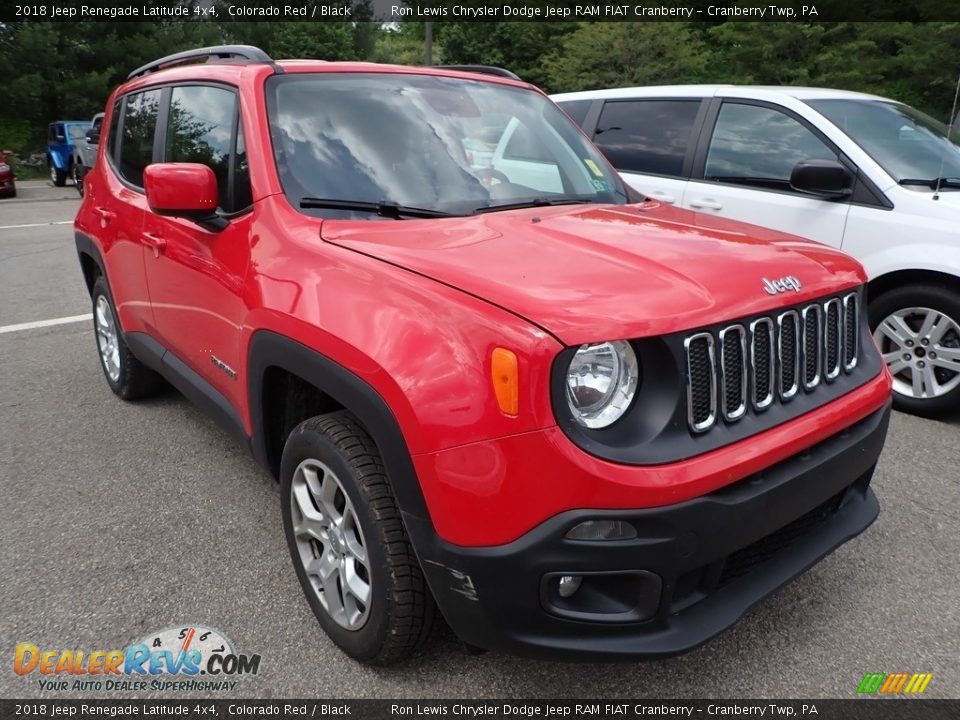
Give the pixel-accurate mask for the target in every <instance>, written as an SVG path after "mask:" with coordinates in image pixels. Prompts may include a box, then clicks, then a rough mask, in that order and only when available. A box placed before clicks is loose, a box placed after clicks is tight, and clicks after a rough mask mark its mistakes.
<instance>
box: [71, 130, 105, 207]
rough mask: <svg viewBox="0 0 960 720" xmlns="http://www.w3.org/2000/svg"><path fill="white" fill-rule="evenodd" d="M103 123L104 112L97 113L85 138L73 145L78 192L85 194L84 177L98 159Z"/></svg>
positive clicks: (73, 173) (73, 162)
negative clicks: (98, 146)
mask: <svg viewBox="0 0 960 720" xmlns="http://www.w3.org/2000/svg"><path fill="white" fill-rule="evenodd" d="M102 124H103V113H102V112H101V113H97V114H96V115H94V116H93V120H91V124H90V127H89V128H88V129H87V131H86V132H85V133H84V136H83V140H81V141H80V142H78V143H76V144H75V145H74V146H73V161H72V163H71V167H72V171H71V174H72V175H73V184H74V186H75V187H76V188H77V192H78V193H80V195H81V197H82V196H83V177H84V175H86V174H87V173H88V172H90V168H92V167H93V164H94V163H95V162H96V160H97V145H98V144H99V143H100V127H101V125H102Z"/></svg>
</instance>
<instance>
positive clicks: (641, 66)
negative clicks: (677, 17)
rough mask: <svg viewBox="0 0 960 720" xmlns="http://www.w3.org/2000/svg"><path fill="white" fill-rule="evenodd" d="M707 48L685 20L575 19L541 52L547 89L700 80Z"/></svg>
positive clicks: (707, 58) (554, 90)
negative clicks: (568, 30) (572, 25)
mask: <svg viewBox="0 0 960 720" xmlns="http://www.w3.org/2000/svg"><path fill="white" fill-rule="evenodd" d="M708 61H709V53H708V52H707V50H706V46H705V44H704V42H703V41H702V40H701V39H700V36H699V35H698V34H697V33H696V32H694V31H693V30H692V29H691V28H690V26H689V25H688V24H686V23H674V22H667V23H653V22H649V23H626V22H619V23H579V24H578V27H577V28H576V29H575V30H574V31H573V32H572V33H569V34H567V35H565V36H564V37H563V38H562V39H561V41H560V43H559V44H558V46H557V47H555V48H553V49H551V51H550V52H549V53H547V54H546V56H545V57H544V58H543V68H544V75H545V77H544V85H545V86H546V88H547V89H549V90H550V91H551V92H565V91H573V90H586V89H591V88H604V87H624V86H630V85H662V84H678V83H690V82H699V81H702V80H703V79H704V78H705V77H706V74H707V65H708Z"/></svg>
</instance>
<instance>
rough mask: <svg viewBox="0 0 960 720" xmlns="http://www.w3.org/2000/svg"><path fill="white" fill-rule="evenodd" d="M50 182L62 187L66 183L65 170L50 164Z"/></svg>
mask: <svg viewBox="0 0 960 720" xmlns="http://www.w3.org/2000/svg"><path fill="white" fill-rule="evenodd" d="M50 182H52V183H53V184H54V185H56V186H57V187H63V186H64V185H66V184H67V171H66V170H61V169H59V168H58V167H55V166H54V165H51V166H50Z"/></svg>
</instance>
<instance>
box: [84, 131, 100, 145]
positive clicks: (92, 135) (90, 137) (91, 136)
mask: <svg viewBox="0 0 960 720" xmlns="http://www.w3.org/2000/svg"><path fill="white" fill-rule="evenodd" d="M87 142H88V143H90V144H91V145H96V144H97V143H99V142H100V129H99V128H92V129H90V130H87Z"/></svg>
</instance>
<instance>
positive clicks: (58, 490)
mask: <svg viewBox="0 0 960 720" xmlns="http://www.w3.org/2000/svg"><path fill="white" fill-rule="evenodd" d="M18 185H19V191H20V196H19V197H18V198H17V199H15V200H0V368H2V370H0V488H2V499H0V578H2V579H0V658H2V662H0V697H5V698H14V697H21V698H25V697H38V696H46V697H54V696H58V697H77V695H76V694H71V693H65V694H59V695H57V694H56V693H50V692H49V691H46V692H45V691H41V690H40V688H39V686H38V683H37V674H36V673H34V674H33V675H32V676H27V677H20V676H17V675H15V674H14V672H13V670H12V660H13V652H14V646H15V645H16V644H17V643H22V642H29V643H33V644H35V645H37V646H39V647H42V648H48V649H90V650H93V649H102V650H109V649H115V648H121V647H126V646H127V645H128V644H130V643H131V642H133V641H135V640H137V639H139V638H141V637H143V636H144V635H146V634H147V633H149V632H150V631H154V630H158V629H160V628H165V627H169V626H173V625H179V624H183V623H202V624H205V625H209V626H212V627H215V628H219V629H221V630H223V631H224V632H225V633H226V634H227V635H228V636H229V637H230V638H231V639H232V640H233V642H234V644H235V646H236V647H237V649H238V650H240V651H242V652H247V653H259V654H260V655H261V656H262V663H261V667H260V673H259V674H258V675H257V676H256V677H249V678H246V679H244V680H242V681H241V682H239V684H238V685H237V686H236V689H235V690H234V691H232V692H229V693H223V694H222V696H224V697H227V696H230V697H259V698H273V697H276V698H280V697H322V698H340V697H344V698H350V697H385V698H387V697H389V698H402V697H409V698H416V697H423V698H429V697H450V698H468V697H478V698H488V697H489V698H601V697H618V698H628V697H634V698H639V697H660V698H697V697H708V698H726V697H742V698H747V697H754V698H791V697H795V698H802V697H841V698H848V697H853V696H854V695H855V690H856V686H857V684H858V682H859V680H860V679H861V678H862V677H863V675H864V673H866V672H898V671H906V672H932V673H933V674H934V678H933V680H932V682H931V684H930V686H929V687H928V689H927V691H926V696H928V697H941V698H942V697H958V696H960V652H958V650H960V443H958V439H960V417H955V418H952V419H948V420H946V421H931V420H923V419H919V418H914V417H910V416H906V415H900V414H895V415H894V418H893V421H892V425H891V429H890V435H889V437H888V440H887V445H886V448H885V450H884V453H883V456H882V458H881V460H880V464H879V468H878V470H877V473H876V475H875V479H874V487H875V489H876V491H877V494H878V495H879V498H880V502H881V505H882V512H881V516H880V519H879V520H878V521H877V523H876V524H875V525H874V526H873V527H871V528H870V529H869V530H868V531H867V532H866V533H865V534H864V535H862V536H861V537H859V538H857V539H856V540H854V541H852V542H850V543H848V544H847V545H845V546H844V547H842V548H841V549H840V550H838V551H837V552H836V553H834V554H833V555H832V556H830V557H829V558H827V559H826V560H825V561H824V562H822V563H821V564H819V565H818V566H816V567H815V568H813V569H812V570H811V571H810V572H808V573H807V574H806V575H804V576H803V577H801V578H800V579H798V580H797V581H796V582H794V583H793V584H791V585H790V586H788V587H787V588H786V589H784V590H783V591H781V592H780V593H779V594H777V595H776V596H774V597H773V598H771V599H769V600H768V601H767V602H765V603H763V604H762V605H761V606H760V607H758V608H755V609H754V610H753V611H752V612H751V613H750V614H749V615H748V616H747V617H745V618H744V619H743V620H742V621H741V622H740V623H739V624H738V625H737V626H735V627H734V628H733V629H731V630H730V631H728V632H726V633H724V634H723V635H721V636H720V637H718V638H716V639H715V640H713V641H712V642H710V643H708V644H707V645H705V646H704V647H702V648H700V649H699V650H696V651H694V652H692V653H690V654H688V655H685V656H682V657H678V658H674V659H670V660H666V661H661V662H643V663H640V662H637V663H621V664H614V665H599V664H582V663H580V664H578V663H575V662H570V663H560V662H539V661H532V660H526V659H519V658H514V657H509V656H505V655H500V654H496V653H487V654H485V655H481V656H470V655H467V654H465V653H464V652H463V651H462V650H461V648H460V647H459V645H458V643H457V642H456V640H455V639H454V638H453V637H452V636H451V635H450V634H449V633H442V632H441V633H440V635H439V637H438V638H437V639H436V640H435V641H434V642H433V643H432V644H431V645H430V647H429V648H428V649H427V650H426V651H425V652H424V654H423V655H422V656H421V657H420V658H419V659H418V660H417V661H416V662H413V663H410V664H408V665H405V666H401V667H399V668H390V669H379V670H378V669H368V668H365V667H363V666H360V665H358V664H356V663H354V662H353V661H352V660H350V659H348V658H347V657H346V656H344V655H343V654H341V653H340V652H339V651H338V650H337V649H336V648H335V647H334V646H333V645H332V643H330V642H329V641H328V640H327V639H326V636H325V635H324V634H323V632H322V631H321V630H320V627H319V625H318V624H317V623H316V621H315V620H314V618H313V616H312V614H311V612H310V609H309V608H308V606H307V603H306V601H305V600H304V599H302V596H301V591H300V587H299V585H298V583H297V580H296V577H295V575H294V573H293V569H292V566H291V564H290V560H289V557H288V554H287V549H286V545H285V542H284V539H283V535H282V531H281V527H280V508H279V501H278V492H277V488H276V486H275V484H274V482H273V480H272V479H271V478H270V477H268V476H267V475H266V474H265V473H264V472H262V471H261V470H260V469H259V468H258V466H257V465H256V464H255V463H254V461H253V460H252V458H250V457H249V456H248V455H247V454H246V452H245V451H244V450H243V449H241V448H240V447H238V446H237V445H235V444H234V443H233V441H231V440H230V439H229V438H228V437H227V436H226V435H225V434H224V433H222V432H221V431H220V430H219V429H218V428H217V427H216V426H215V425H214V424H213V423H212V422H211V421H210V420H208V419H207V418H206V417H205V416H204V415H202V414H201V413H200V412H199V411H197V410H195V409H194V408H193V406H192V405H190V404H189V403H188V402H187V401H186V400H184V399H183V398H182V397H181V396H179V395H178V394H176V393H175V392H173V391H169V392H167V393H166V394H164V395H162V396H161V397H159V398H157V399H154V400H150V401H147V402H142V403H136V404H126V403H124V402H122V401H120V400H118V399H117V398H115V397H114V396H113V395H112V394H111V393H110V392H109V390H108V388H107V385H106V383H105V381H104V378H103V375H102V373H101V370H100V368H99V366H98V358H97V355H96V352H95V343H94V338H93V332H92V326H91V324H90V323H89V322H86V321H84V322H67V323H65V324H60V325H53V326H45V327H34V328H29V329H19V330H13V331H10V330H9V329H8V328H9V326H11V325H19V324H22V323H34V322H36V321H44V320H50V319H56V318H72V317H74V316H78V315H83V314H85V313H88V312H89V310H90V308H89V298H88V297H87V294H86V289H85V288H84V286H83V281H82V278H81V274H80V271H79V268H78V264H77V259H76V252H75V249H74V244H73V234H72V228H71V226H70V224H69V221H71V220H72V218H73V215H74V213H75V211H76V208H77V205H78V203H79V199H78V197H77V194H76V192H75V190H74V189H73V188H72V187H66V188H53V187H51V186H50V185H49V183H44V182H41V181H34V182H24V183H19V184H18ZM49 223H60V224H49ZM19 226H23V227H19ZM71 679H72V678H71ZM90 696H91V695H89V694H88V695H86V697H90ZM111 696H113V697H117V696H120V697H124V696H125V697H131V694H129V693H127V694H123V693H121V694H119V695H116V694H113V695H111ZM170 696H171V697H180V696H181V695H178V694H176V693H174V694H171V695H170ZM196 696H197V694H196V693H193V694H189V695H188V697H196Z"/></svg>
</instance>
